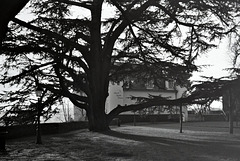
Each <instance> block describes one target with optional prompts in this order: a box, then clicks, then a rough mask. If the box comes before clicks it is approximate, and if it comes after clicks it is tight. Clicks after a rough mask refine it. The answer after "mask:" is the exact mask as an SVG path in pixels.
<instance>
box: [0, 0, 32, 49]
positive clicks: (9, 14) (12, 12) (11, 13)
mask: <svg viewBox="0 0 240 161" xmlns="http://www.w3.org/2000/svg"><path fill="white" fill-rule="evenodd" d="M28 1H29V0H2V1H1V5H0V49H1V46H2V41H3V39H4V37H5V35H6V33H7V26H8V23H9V21H11V20H12V19H13V18H14V17H15V16H16V15H17V14H18V13H19V12H20V11H21V9H22V8H23V7H24V6H25V5H26V4H27V3H28Z"/></svg>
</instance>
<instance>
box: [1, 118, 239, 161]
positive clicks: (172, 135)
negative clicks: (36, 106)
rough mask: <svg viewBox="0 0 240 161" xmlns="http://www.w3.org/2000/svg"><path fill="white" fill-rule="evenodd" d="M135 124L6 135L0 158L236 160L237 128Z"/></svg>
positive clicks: (28, 160)
mask: <svg viewBox="0 0 240 161" xmlns="http://www.w3.org/2000/svg"><path fill="white" fill-rule="evenodd" d="M178 127H179V125H178V124H166V123H165V124H163V123H158V124H157V123H155V124H138V126H132V125H122V126H121V127H113V128H112V131H110V132H106V133H93V132H89V131H88V130H78V131H74V132H70V133H66V134H60V135H48V136H43V144H42V145H36V144H35V138H34V137H28V138H22V139H16V140H9V141H7V151H8V154H6V155H1V156H0V160H16V161H33V160H36V161H38V160H46V161H63V160H64V161H68V160H69V161H72V160H73V161H75V160H76V161H81V160H82V161H115V160H116V161H125V160H126V161H155V160H156V161H175V160H176V161H240V128H236V129H235V134H233V135H230V134H228V129H227V124H226V123H224V122H220V123H219V122H218V123H212V122H211V123H210V122H209V123H208V122H204V123H185V124H184V131H183V132H184V133H181V134H180V133H179V129H178Z"/></svg>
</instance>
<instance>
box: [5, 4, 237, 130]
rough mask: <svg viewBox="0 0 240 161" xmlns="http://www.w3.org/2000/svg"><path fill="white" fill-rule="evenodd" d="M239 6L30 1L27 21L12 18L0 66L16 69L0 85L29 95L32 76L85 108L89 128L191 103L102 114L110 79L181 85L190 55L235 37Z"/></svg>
mask: <svg viewBox="0 0 240 161" xmlns="http://www.w3.org/2000/svg"><path fill="white" fill-rule="evenodd" d="M239 6H240V5H239V1H238V0H229V1H227V0H219V1H212V0H205V1H202V0H192V1H188V0H147V1H145V0H128V1H120V0H107V1H103V0H92V1H74V0H54V1H53V0H41V1H38V0H34V1H33V2H32V7H33V8H34V9H33V12H34V13H35V15H36V16H35V19H34V20H33V21H31V22H24V21H23V20H20V19H16V18H14V19H13V22H14V23H12V25H11V31H10V32H9V33H8V35H7V37H6V40H5V42H4V45H3V54H4V56H5V57H4V58H5V59H6V61H5V63H3V64H2V69H5V70H10V71H13V70H15V68H18V70H17V72H15V73H14V74H12V75H9V74H7V73H5V74H4V75H3V76H2V79H1V82H2V83H3V84H9V83H10V84H11V85H14V84H17V83H20V84H24V87H23V88H21V89H20V90H19V91H26V90H27V91H28V93H31V91H33V90H34V88H35V86H34V83H33V82H34V79H33V76H32V75H37V76H38V80H39V85H40V86H41V87H43V88H45V89H46V90H47V91H48V92H49V94H51V95H52V96H59V97H67V98H69V99H70V100H71V101H72V103H73V104H74V105H75V106H77V107H79V108H82V109H85V110H86V113H87V116H88V121H89V129H90V130H93V131H103V130H107V129H109V123H110V121H111V120H112V119H113V118H114V117H115V116H116V115H118V114H119V113H121V112H124V111H131V110H138V109H142V108H146V107H151V106H154V105H179V104H182V103H187V102H191V103H193V102H194V101H198V100H196V97H195V96H196V95H193V96H191V97H188V98H185V99H178V100H166V99H164V98H161V97H153V98H152V99H146V100H147V101H144V102H141V103H140V104H138V105H136V104H134V105H129V106H124V107H122V106H120V105H119V106H118V107H116V108H115V109H114V110H112V111H111V112H110V113H109V114H106V113H105V102H106V98H107V97H108V87H109V82H110V81H114V82H117V81H122V80H125V79H126V78H127V77H134V78H138V79H139V80H141V79H146V78H147V79H151V80H153V81H154V84H155V85H156V86H158V85H159V86H160V84H159V83H160V82H161V81H160V80H168V79H171V80H172V79H174V80H176V82H177V84H178V85H181V86H188V85H189V81H188V78H189V77H190V76H191V72H192V71H195V70H197V67H196V66H195V65H194V61H195V60H196V58H197V57H198V56H199V55H201V54H202V53H204V52H207V51H209V50H210V49H211V48H213V47H216V44H214V43H216V41H217V40H219V39H221V38H223V37H224V36H226V35H227V34H228V33H230V32H236V30H235V29H236V24H235V22H234V20H235V19H234V18H235V17H236V16H237V15H238V13H239ZM107 9H108V10H109V11H107ZM106 12H111V14H110V15H105V13H106ZM46 100H47V99H46Z"/></svg>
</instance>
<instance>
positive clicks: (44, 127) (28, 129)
mask: <svg viewBox="0 0 240 161" xmlns="http://www.w3.org/2000/svg"><path fill="white" fill-rule="evenodd" d="M87 127H88V123H87V122H69V123H46V124H41V132H42V134H43V135H46V134H58V133H65V132H69V131H73V130H78V129H84V128H87ZM0 131H7V135H6V138H7V139H13V138H20V137H26V136H34V135H36V125H17V126H9V127H0Z"/></svg>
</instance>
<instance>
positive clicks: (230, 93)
mask: <svg viewBox="0 0 240 161" xmlns="http://www.w3.org/2000/svg"><path fill="white" fill-rule="evenodd" d="M228 92H229V99H228V101H229V102H228V106H229V107H228V108H229V133H230V134H233V101H232V100H233V98H232V90H231V89H229V91H228Z"/></svg>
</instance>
